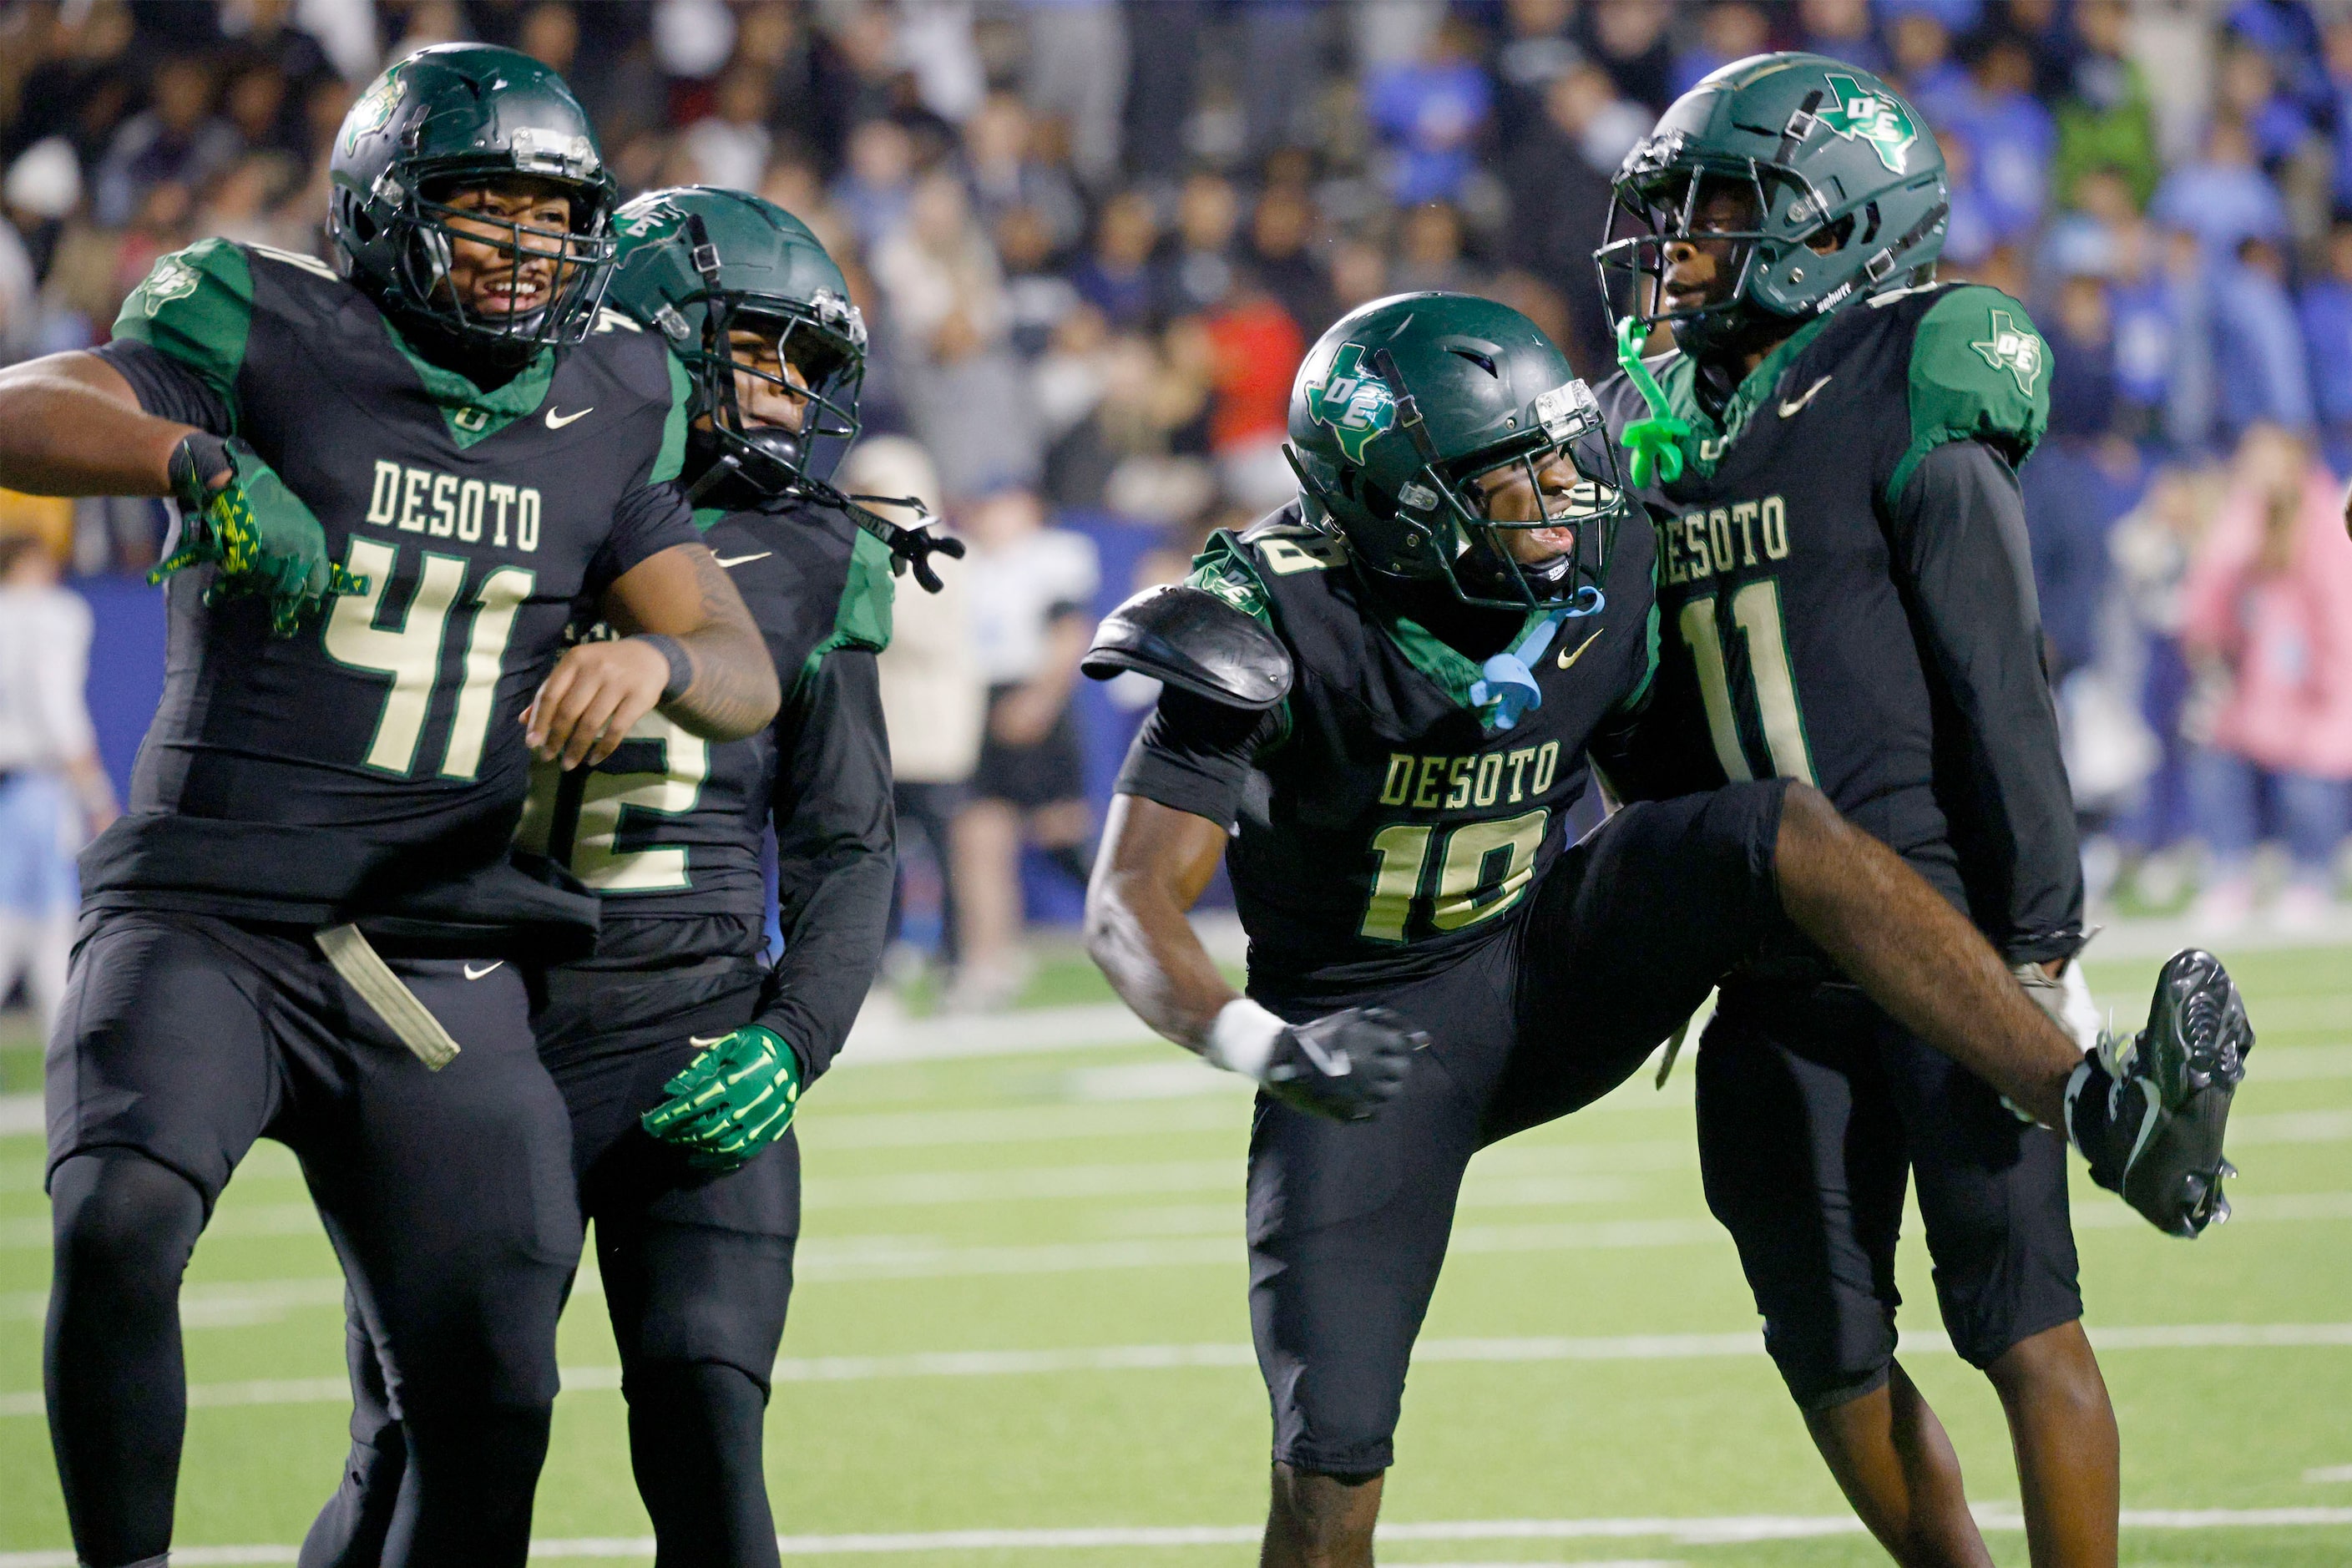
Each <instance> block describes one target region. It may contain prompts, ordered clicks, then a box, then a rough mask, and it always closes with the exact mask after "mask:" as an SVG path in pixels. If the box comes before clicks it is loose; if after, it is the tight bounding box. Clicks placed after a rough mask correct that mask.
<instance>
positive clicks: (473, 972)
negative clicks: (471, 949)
mask: <svg viewBox="0 0 2352 1568" xmlns="http://www.w3.org/2000/svg"><path fill="white" fill-rule="evenodd" d="M502 963H506V960H505V959H503V958H501V959H499V960H497V961H496V962H495V963H486V964H484V965H482V967H481V968H479V969H477V968H475V967H474V966H473V965H472V964H470V963H469V964H467V965H466V978H467V979H468V980H479V979H480V978H481V977H482V976H483V975H485V974H488V973H489V972H490V971H491V970H493V969H496V968H498V967H499V964H502Z"/></svg>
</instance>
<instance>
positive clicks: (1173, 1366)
mask: <svg viewBox="0 0 2352 1568" xmlns="http://www.w3.org/2000/svg"><path fill="white" fill-rule="evenodd" d="M2091 1342H2092V1344H2093V1345H2094V1346H2095V1348H2096V1349H2097V1350H2098V1351H2100V1352H2102V1353H2116V1352H2126V1351H2149V1350H2198V1349H2230V1350H2311V1349H2340V1348H2352V1323H2146V1324H2118V1325H2114V1326H2110V1327H2094V1328H2093V1329H2092V1331H2091ZM1763 1353H1764V1343H1763V1339H1762V1337H1761V1335H1760V1333H1759V1331H1756V1330H1753V1329H1743V1330H1740V1331H1736V1332H1732V1333H1715V1334H1612V1335H1589V1336H1583V1337H1575V1336H1569V1335H1539V1336H1528V1337H1516V1338H1492V1339H1475V1338H1456V1339H1428V1340H1423V1341H1422V1342H1421V1343H1420V1344H1419V1345H1417V1346H1416V1347H1414V1350H1413V1362H1414V1364H1415V1365H1437V1364H1439V1363H1456V1364H1461V1363H1473V1364H1475V1363H1528V1362H1627V1361H1642V1362H1649V1361H1711V1360H1722V1359H1741V1358H1748V1357H1761V1356H1762V1355H1763ZM1903 1353H1904V1354H1906V1355H1915V1356H1916V1355H1949V1354H1950V1353H1951V1345H1950V1343H1949V1342H1948V1341H1947V1340H1946V1339H1945V1338H1944V1336H1943V1335H1942V1334H1940V1333H1938V1332H1936V1331H1933V1330H1917V1331H1907V1332H1906V1333H1905V1334H1904V1336H1903ZM1256 1364H1257V1356H1256V1353H1255V1352H1254V1351H1253V1350H1252V1349H1251V1347H1250V1346H1249V1345H1247V1344H1244V1343H1217V1342H1210V1343H1202V1344H1162V1345H1099V1346H1092V1347H1079V1348H1074V1349H1055V1350H1003V1351H920V1352H914V1353H912V1354H908V1355H873V1356H785V1357H782V1359H780V1360H779V1361H778V1362H777V1363H776V1368H775V1373H774V1376H775V1381H777V1382H778V1383H873V1382H884V1381H891V1380H901V1379H926V1378H970V1377H1039V1376H1050V1375H1060V1374H1066V1373H1104V1372H1184V1371H1199V1370H1203V1369H1210V1370H1234V1369H1247V1368H1251V1367H1255V1365H1256ZM620 1386H621V1373H620V1369H619V1368H618V1367H615V1366H568V1367H565V1368H564V1369H563V1387H564V1390H565V1392H567V1393H572V1394H581V1393H613V1392H615V1391H617V1390H618V1389H619V1388H620ZM350 1396H351V1391H350V1387H349V1384H347V1383H346V1382H345V1381H344V1380H343V1379H342V1378H341V1377H300V1378H264V1379H257V1380H255V1381H252V1382H247V1383H199V1384H192V1385H191V1386H190V1387H189V1389H188V1405H189V1406H190V1407H191V1408H192V1409H219V1408H224V1407H230V1406H238V1405H341V1404H343V1403H345V1402H347V1401H348V1400H349V1398H350ZM40 1414H41V1395H40V1394H39V1393H38V1391H36V1390H27V1391H25V1392H22V1393H16V1394H0V1416H10V1415H16V1416H29V1415H40ZM2333 1473H2334V1472H2323V1471H2313V1472H2311V1473H2310V1474H2309V1475H2307V1476H2306V1477H2305V1479H2324V1478H2325V1477H2326V1476H2327V1475H2330V1474H2333ZM2343 1479H2352V1467H2347V1468H2346V1470H2345V1471H2344V1472H2343Z"/></svg>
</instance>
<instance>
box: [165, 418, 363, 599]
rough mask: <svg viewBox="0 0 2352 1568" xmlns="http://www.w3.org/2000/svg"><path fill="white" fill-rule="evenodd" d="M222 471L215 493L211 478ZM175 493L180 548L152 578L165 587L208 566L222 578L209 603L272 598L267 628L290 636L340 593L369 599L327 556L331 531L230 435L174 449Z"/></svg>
mask: <svg viewBox="0 0 2352 1568" xmlns="http://www.w3.org/2000/svg"><path fill="white" fill-rule="evenodd" d="M222 468H227V469H228V479H227V481H226V483H224V484H223V485H222V486H221V487H220V488H219V489H213V488H212V485H211V483H210V479H211V476H213V475H214V474H216V473H218V472H219V471H220V470H221V469H222ZM172 489H173V491H174V492H175V493H176V494H177V495H178V497H179V499H180V507H181V515H182V517H183V520H184V521H182V523H181V525H180V548H179V549H178V550H177V551H175V552H173V553H172V555H171V556H170V557H169V558H168V559H166V560H164V561H162V562H160V563H157V564H156V566H155V568H154V570H153V571H152V572H150V573H148V574H147V581H149V582H150V583H161V582H162V581H163V579H164V578H166V577H169V576H170V575H172V574H173V573H174V572H179V571H184V570H185V569H186V568H188V567H190V566H200V565H204V564H205V563H216V564H218V565H219V567H220V576H219V577H218V578H217V579H216V580H215V582H214V584H213V585H212V587H211V588H210V589H209V590H208V591H207V592H206V594H205V603H207V604H210V603H212V602H214V601H215V600H217V599H223V598H226V597H229V596H231V595H236V594H261V595H267V596H268V600H269V625H270V630H271V631H272V632H274V633H276V634H277V635H278V636H279V637H291V636H293V634H294V630H295V628H296V627H297V626H300V625H301V623H302V620H303V617H305V616H309V615H310V613H311V612H313V611H315V610H316V609H318V607H319V606H320V605H322V604H324V603H325V602H326V601H327V600H328V599H330V598H332V597H333V596H334V595H337V594H364V593H366V592H367V579H366V578H364V577H354V576H353V575H352V574H350V573H349V572H347V571H345V570H344V569H343V568H342V567H341V566H339V565H337V564H335V563H334V562H332V561H331V560H329V559H328V558H327V533H326V530H324V529H322V528H320V526H319V520H318V519H317V518H316V517H314V516H312V515H311V512H310V508H309V507H307V506H305V505H303V504H302V498H301V497H299V496H298V495H296V494H295V493H294V492H293V491H292V490H290V489H287V488H286V481H285V480H284V479H279V478H278V475H277V473H276V471H275V470H273V469H272V468H270V466H269V465H268V463H265V462H263V461H262V460H261V456H260V454H259V453H257V452H256V451H255V450H254V449H253V448H252V447H249V446H247V444H246V443H245V442H243V441H241V440H238V439H236V437H230V438H229V439H228V440H226V441H224V440H222V439H220V438H219V437H215V436H207V435H203V434H201V433H200V434H197V435H193V436H190V437H187V438H186V439H185V440H183V441H182V442H181V443H180V444H179V445H178V446H177V447H173V449H172Z"/></svg>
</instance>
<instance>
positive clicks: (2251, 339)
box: [2213, 236, 2313, 437]
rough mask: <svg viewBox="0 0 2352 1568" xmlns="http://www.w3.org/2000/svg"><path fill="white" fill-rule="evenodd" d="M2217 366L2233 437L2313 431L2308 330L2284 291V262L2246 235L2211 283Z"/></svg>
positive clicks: (2224, 420)
mask: <svg viewBox="0 0 2352 1568" xmlns="http://www.w3.org/2000/svg"><path fill="white" fill-rule="evenodd" d="M2213 361H2214V370H2215V385H2216V387H2217V388H2218V390H2219V392H2220V394H2221V399H2220V407H2219V412H2220V414H2221V425H2222V427H2223V429H2224V430H2225V432H2226V433H2227V434H2228V435H2230V436H2231V437H2235V436H2236V435H2237V434H2238V433H2239V432H2240V431H2242V430H2244V429H2245V428H2246V427H2247V426H2250V425H2255V424H2272V425H2280V426H2285V427H2286V428H2287V429H2289V430H2309V429H2311V428H2312V426H2313V419H2312V405H2311V376H2310V373H2309V372H2308V370H2307V369H2306V368H2305V364H2304V358H2303V331H2302V326H2301V323H2299V322H2298V321H2296V320H2295V313H2294V300H2291V299H2290V298H2289V297H2288V295H2287V291H2286V258H2284V257H2283V256H2282V255H2280V254H2279V250H2278V247H2276V246H2275V245H2273V244H2272V243H2271V242H2270V241H2269V240H2267V239H2261V238H2256V237H2251V236H2250V237H2247V238H2245V239H2242V240H2240V241H2239V242H2238V248H2237V254H2236V255H2235V257H2234V258H2231V260H2229V261H2226V262H2224V263H2222V264H2221V266H2220V267H2219V268H2216V270H2215V274H2214V279H2213Z"/></svg>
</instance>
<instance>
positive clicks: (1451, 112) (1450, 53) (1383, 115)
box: [1364, 16, 1494, 207]
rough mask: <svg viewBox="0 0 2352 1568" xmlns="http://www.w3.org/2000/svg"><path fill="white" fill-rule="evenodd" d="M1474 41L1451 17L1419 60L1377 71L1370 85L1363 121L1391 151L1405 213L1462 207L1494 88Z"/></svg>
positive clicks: (1392, 190) (1393, 180)
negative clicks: (1431, 206) (1436, 205)
mask: <svg viewBox="0 0 2352 1568" xmlns="http://www.w3.org/2000/svg"><path fill="white" fill-rule="evenodd" d="M1474 42H1475V33H1473V31H1472V30H1471V28H1470V26H1469V24H1468V23H1466V22H1464V21H1463V20H1461V19H1460V18H1459V17H1452V16H1449V17H1448V18H1446V20H1445V21H1444V24H1442V25H1441V26H1439V27H1438V28H1437V30H1436V31H1435V32H1434V33H1433V34H1431V35H1430V40H1429V44H1428V47H1426V48H1425V49H1424V50H1423V54H1422V58H1419V59H1417V60H1412V61H1408V62H1403V63H1400V64H1393V65H1383V66H1380V67H1376V68H1374V69H1373V70H1372V71H1371V72H1370V74H1369V75H1368V76H1367V77H1366V78H1365V79H1364V117H1365V119H1366V120H1367V121H1370V124H1371V128H1372V133H1373V134H1374V135H1375V136H1377V137H1379V138H1380V140H1381V144H1382V146H1383V147H1384V148H1385V149H1386V150H1387V153H1388V155H1389V160H1390V163H1389V195H1390V196H1391V198H1393V199H1394V200H1395V202H1396V204H1397V205H1399V206H1406V207H1410V206H1417V205H1420V204H1421V203H1423V202H1434V201H1444V202H1451V201H1459V200H1460V199H1461V197H1462V195H1463V190H1464V187H1465V185H1466V184H1468V183H1469V179H1470V175H1471V174H1472V173H1473V171H1474V170H1475V168H1476V163H1475V160H1474V156H1473V154H1474V153H1475V150H1476V145H1477V139H1478V132H1480V131H1481V130H1482V129H1484V128H1485V126H1486V116H1487V114H1488V113H1489V112H1490V111H1491V110H1492V109H1493V107H1494V88H1493V86H1492V84H1491V83H1489V82H1488V81H1487V79H1486V72H1485V71H1482V70H1480V69H1479V68H1478V64H1477V61H1476V60H1475V59H1474V58H1472V47H1473V44H1474Z"/></svg>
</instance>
